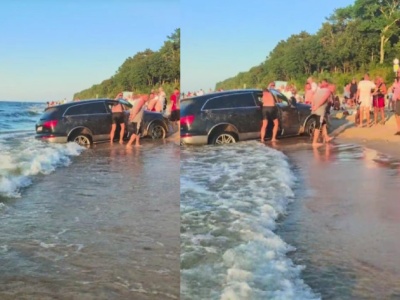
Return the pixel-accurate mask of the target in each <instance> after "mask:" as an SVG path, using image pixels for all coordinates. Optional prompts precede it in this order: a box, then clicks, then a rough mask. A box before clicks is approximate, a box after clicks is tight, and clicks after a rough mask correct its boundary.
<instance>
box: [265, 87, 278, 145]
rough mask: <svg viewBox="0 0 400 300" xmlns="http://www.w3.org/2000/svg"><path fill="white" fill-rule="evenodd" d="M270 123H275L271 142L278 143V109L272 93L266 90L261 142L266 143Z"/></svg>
mask: <svg viewBox="0 0 400 300" xmlns="http://www.w3.org/2000/svg"><path fill="white" fill-rule="evenodd" d="M268 121H272V122H274V128H273V129H272V139H271V142H276V135H277V133H278V126H279V125H278V108H277V107H276V105H275V99H274V97H273V96H272V94H271V92H270V91H269V90H268V89H267V88H265V89H264V90H263V96H262V126H261V142H262V143H263V142H264V138H265V133H266V131H267V127H268Z"/></svg>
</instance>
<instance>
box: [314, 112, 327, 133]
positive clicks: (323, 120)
mask: <svg viewBox="0 0 400 300" xmlns="http://www.w3.org/2000/svg"><path fill="white" fill-rule="evenodd" d="M325 124H326V115H325V116H319V118H318V121H317V124H316V126H315V128H316V129H319V130H321V129H322V126H323V125H325Z"/></svg>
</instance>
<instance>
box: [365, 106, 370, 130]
mask: <svg viewBox="0 0 400 300" xmlns="http://www.w3.org/2000/svg"><path fill="white" fill-rule="evenodd" d="M365 112H366V114H367V127H368V126H369V123H370V122H371V107H369V106H367V107H366V109H365Z"/></svg>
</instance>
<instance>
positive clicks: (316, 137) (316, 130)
mask: <svg viewBox="0 0 400 300" xmlns="http://www.w3.org/2000/svg"><path fill="white" fill-rule="evenodd" d="M321 128H322V120H321V119H320V120H318V123H317V125H316V126H315V128H314V132H313V146H320V145H322V144H321V143H319V142H318V140H319V135H320V133H321Z"/></svg>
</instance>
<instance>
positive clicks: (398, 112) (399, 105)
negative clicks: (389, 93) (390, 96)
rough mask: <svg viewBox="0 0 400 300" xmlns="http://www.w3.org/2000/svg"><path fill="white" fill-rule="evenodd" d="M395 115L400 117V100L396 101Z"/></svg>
mask: <svg viewBox="0 0 400 300" xmlns="http://www.w3.org/2000/svg"><path fill="white" fill-rule="evenodd" d="M394 113H395V114H396V115H398V116H400V100H397V101H396V107H395V111H394Z"/></svg>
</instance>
